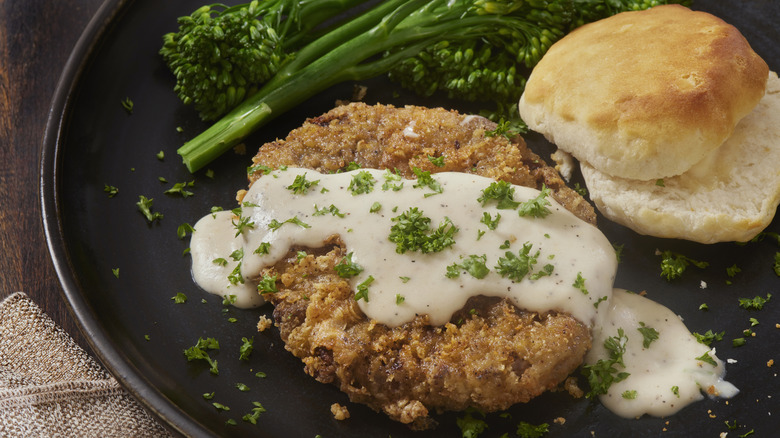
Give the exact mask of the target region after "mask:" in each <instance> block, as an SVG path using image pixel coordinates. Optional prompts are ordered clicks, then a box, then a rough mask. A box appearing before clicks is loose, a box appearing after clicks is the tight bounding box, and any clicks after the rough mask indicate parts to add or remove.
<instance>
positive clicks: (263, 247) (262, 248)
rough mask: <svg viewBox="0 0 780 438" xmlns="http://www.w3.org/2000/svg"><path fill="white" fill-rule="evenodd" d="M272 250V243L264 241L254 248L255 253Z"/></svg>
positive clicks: (265, 252) (266, 252)
mask: <svg viewBox="0 0 780 438" xmlns="http://www.w3.org/2000/svg"><path fill="white" fill-rule="evenodd" d="M270 250H271V244H270V243H269V242H262V243H261V244H260V246H258V247H257V248H256V249H255V250H254V254H268V252H269V251H270Z"/></svg>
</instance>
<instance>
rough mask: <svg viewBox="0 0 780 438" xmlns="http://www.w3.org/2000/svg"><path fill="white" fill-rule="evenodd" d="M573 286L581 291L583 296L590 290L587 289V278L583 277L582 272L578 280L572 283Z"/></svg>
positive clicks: (579, 273)
mask: <svg viewBox="0 0 780 438" xmlns="http://www.w3.org/2000/svg"><path fill="white" fill-rule="evenodd" d="M572 286H573V287H575V288H577V289H579V290H580V292H582V293H583V294H585V295H587V294H588V288H586V287H585V278H583V277H582V272H578V273H577V278H576V279H575V280H574V283H572Z"/></svg>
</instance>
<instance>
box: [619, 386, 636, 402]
mask: <svg viewBox="0 0 780 438" xmlns="http://www.w3.org/2000/svg"><path fill="white" fill-rule="evenodd" d="M620 396H621V397H623V398H624V399H626V400H633V399H635V398H636V396H637V392H636V389H627V390H625V391H623V394H620Z"/></svg>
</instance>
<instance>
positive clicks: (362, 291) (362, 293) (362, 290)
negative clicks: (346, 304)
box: [355, 275, 374, 302]
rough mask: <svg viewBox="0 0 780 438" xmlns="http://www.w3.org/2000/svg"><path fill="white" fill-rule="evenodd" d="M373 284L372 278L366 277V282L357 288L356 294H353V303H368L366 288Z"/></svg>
mask: <svg viewBox="0 0 780 438" xmlns="http://www.w3.org/2000/svg"><path fill="white" fill-rule="evenodd" d="M373 282H374V277H372V276H370V275H369V276H368V278H366V280H365V281H364V282H362V283H360V284H359V285H358V286H357V292H356V293H355V301H360V300H366V302H368V286H370V285H371V283H373Z"/></svg>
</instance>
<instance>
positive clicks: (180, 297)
mask: <svg viewBox="0 0 780 438" xmlns="http://www.w3.org/2000/svg"><path fill="white" fill-rule="evenodd" d="M171 299H172V300H173V302H174V303H176V304H184V303H186V302H187V295H184V294H183V293H181V292H179V293H177V294H176V295H174V296H172V297H171Z"/></svg>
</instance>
